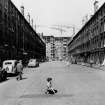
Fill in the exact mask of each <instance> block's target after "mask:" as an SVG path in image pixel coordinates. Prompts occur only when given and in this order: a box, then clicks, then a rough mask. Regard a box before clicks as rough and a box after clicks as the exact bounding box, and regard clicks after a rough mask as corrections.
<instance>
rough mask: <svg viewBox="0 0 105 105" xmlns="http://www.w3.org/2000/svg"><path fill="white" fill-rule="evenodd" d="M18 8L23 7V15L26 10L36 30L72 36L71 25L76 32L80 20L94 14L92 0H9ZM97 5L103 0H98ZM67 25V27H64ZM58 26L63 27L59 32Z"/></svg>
mask: <svg viewBox="0 0 105 105" xmlns="http://www.w3.org/2000/svg"><path fill="white" fill-rule="evenodd" d="M11 1H12V2H13V3H14V4H15V6H16V7H17V8H18V9H19V10H20V6H21V5H24V7H25V17H26V18H27V14H28V12H29V13H30V16H31V18H33V20H34V26H35V25H36V26H37V27H36V32H38V33H42V32H43V34H44V35H54V36H72V35H73V27H75V33H77V32H78V31H79V30H80V29H81V27H82V26H83V25H82V20H83V19H84V18H85V17H86V15H87V16H88V18H89V17H90V15H93V14H94V6H93V3H94V0H11ZM98 1H99V3H98V5H99V7H100V6H101V5H102V4H103V3H104V2H105V0H98ZM64 26H69V28H67V27H64ZM58 28H60V29H63V30H64V31H63V32H62V34H61V32H60V31H59V30H58Z"/></svg>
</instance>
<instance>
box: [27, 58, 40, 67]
mask: <svg viewBox="0 0 105 105" xmlns="http://www.w3.org/2000/svg"><path fill="white" fill-rule="evenodd" d="M38 66H39V62H38V61H37V60H36V59H30V60H29V62H28V67H38Z"/></svg>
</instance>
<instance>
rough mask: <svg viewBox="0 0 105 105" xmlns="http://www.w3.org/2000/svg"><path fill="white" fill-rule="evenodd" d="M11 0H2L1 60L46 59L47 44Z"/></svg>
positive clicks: (0, 15)
mask: <svg viewBox="0 0 105 105" xmlns="http://www.w3.org/2000/svg"><path fill="white" fill-rule="evenodd" d="M23 9H24V8H23V7H22V13H21V12H20V11H19V10H18V9H17V8H16V6H15V5H14V4H13V3H12V1H11V0H0V60H5V59H24V60H25V58H28V59H29V58H36V59H44V58H45V56H46V45H45V43H44V42H43V41H42V40H41V38H40V37H39V36H38V34H37V33H36V32H35V31H34V29H33V28H32V26H31V25H30V24H29V22H28V21H27V20H26V19H25V17H24V13H23V12H24V10H23Z"/></svg>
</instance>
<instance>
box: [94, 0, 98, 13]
mask: <svg viewBox="0 0 105 105" xmlns="http://www.w3.org/2000/svg"><path fill="white" fill-rule="evenodd" d="M97 10H98V1H97V0H95V2H94V13H96V11H97Z"/></svg>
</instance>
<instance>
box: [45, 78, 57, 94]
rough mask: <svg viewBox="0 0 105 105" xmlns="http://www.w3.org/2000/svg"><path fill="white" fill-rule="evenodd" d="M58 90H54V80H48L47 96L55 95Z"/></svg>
mask: <svg viewBox="0 0 105 105" xmlns="http://www.w3.org/2000/svg"><path fill="white" fill-rule="evenodd" d="M56 92H57V90H55V89H53V88H52V78H51V77H49V78H47V92H46V93H47V94H55V93H56Z"/></svg>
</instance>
